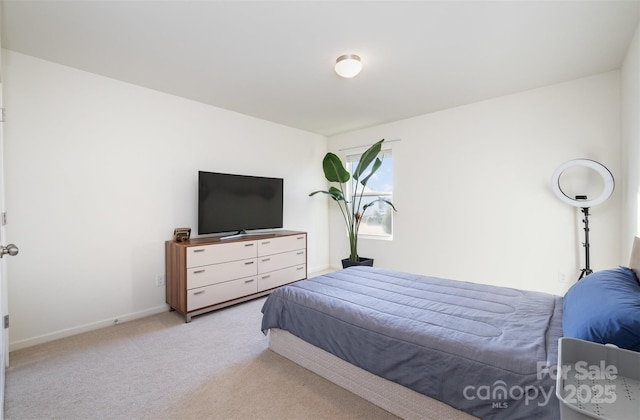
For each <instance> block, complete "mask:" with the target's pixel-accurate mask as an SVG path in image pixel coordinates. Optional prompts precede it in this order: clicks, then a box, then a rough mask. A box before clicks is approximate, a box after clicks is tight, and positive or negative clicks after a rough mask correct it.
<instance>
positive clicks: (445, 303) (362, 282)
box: [262, 267, 562, 420]
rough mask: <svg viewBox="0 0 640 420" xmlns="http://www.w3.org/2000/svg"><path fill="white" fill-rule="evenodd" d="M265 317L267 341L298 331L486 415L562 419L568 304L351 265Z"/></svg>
mask: <svg viewBox="0 0 640 420" xmlns="http://www.w3.org/2000/svg"><path fill="white" fill-rule="evenodd" d="M262 312H263V314H264V316H263V320H262V330H263V332H265V333H266V332H267V330H268V329H270V328H280V329H283V330H286V331H289V332H290V333H292V334H293V335H295V336H297V337H299V338H301V339H303V340H305V341H307V342H308V343H311V344H313V345H315V346H317V347H319V348H321V349H323V350H325V351H327V352H329V353H332V354H334V355H335V356H338V357H340V358H341V359H343V360H346V361H347V362H349V363H351V364H353V365H356V366H358V367H360V368H363V369H365V370H367V371H369V372H372V373H374V374H376V375H378V376H381V377H383V378H386V379H388V380H391V381H394V382H397V383H399V384H401V385H404V386H406V387H408V388H411V389H413V390H415V391H417V392H420V393H422V394H425V395H427V396H429V397H432V398H435V399H437V400H440V401H443V402H445V403H447V404H449V405H451V406H453V407H455V408H457V409H460V410H463V411H465V412H468V413H470V414H472V415H475V416H477V417H480V418H496V419H498V418H504V419H510V420H511V419H519V418H522V419H531V418H544V419H554V418H559V417H560V416H559V406H558V401H557V399H556V397H555V395H554V394H555V389H554V386H555V381H554V377H553V376H552V375H549V372H548V369H549V368H551V367H553V366H555V364H556V363H557V342H558V338H559V337H560V336H561V335H562V324H561V319H562V298H561V297H559V296H553V295H549V294H544V293H538V292H531V291H524V290H517V289H510V288H504V287H495V286H488V285H482V284H476V283H469V282H461V281H455V280H446V279H440V278H434V277H425V276H421V275H415V274H408V273H403V272H397V271H391V270H384V269H379V268H371V267H352V268H348V269H346V270H342V271H338V272H335V273H331V274H327V275H324V276H320V277H315V278H311V279H308V280H304V281H300V282H297V283H294V284H291V285H288V286H285V287H281V288H279V289H277V290H275V291H274V292H273V293H272V294H271V295H270V296H269V298H268V299H267V301H266V302H265V305H264V307H263V309H262ZM552 372H553V370H552Z"/></svg>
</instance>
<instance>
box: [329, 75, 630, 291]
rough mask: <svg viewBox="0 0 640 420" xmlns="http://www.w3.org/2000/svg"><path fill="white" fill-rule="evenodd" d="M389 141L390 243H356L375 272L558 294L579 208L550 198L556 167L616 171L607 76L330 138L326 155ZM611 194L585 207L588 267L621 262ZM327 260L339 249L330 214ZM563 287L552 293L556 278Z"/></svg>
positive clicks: (578, 254) (340, 239)
mask: <svg viewBox="0 0 640 420" xmlns="http://www.w3.org/2000/svg"><path fill="white" fill-rule="evenodd" d="M381 138H385V139H401V140H400V141H399V142H396V143H393V146H394V148H393V159H394V166H395V174H394V184H395V190H394V204H395V205H396V207H397V209H398V213H396V217H395V221H394V239H393V241H391V242H388V241H375V240H366V239H361V240H360V255H361V256H366V257H374V258H375V261H376V262H375V265H377V266H379V267H388V268H393V269H400V270H405V271H410V272H416V273H422V274H427V275H434V276H441V277H447V278H454V279H462V280H469V281H476V282H483V283H490V284H497V285H504V286H511V287H518V288H525V289H531V290H539V291H545V292H549V293H556V294H563V293H564V292H565V291H566V289H567V288H568V287H569V286H570V284H571V283H573V281H574V280H575V279H576V278H577V277H578V275H579V274H580V269H581V268H582V267H583V266H584V264H583V262H582V261H581V258H582V257H583V254H584V252H583V248H582V246H581V244H580V241H581V240H582V238H583V236H582V235H583V231H582V223H581V216H582V214H581V213H580V211H579V209H575V208H573V207H570V206H568V205H566V204H563V203H562V202H561V201H560V200H558V199H557V198H556V197H555V196H554V195H553V193H552V191H551V188H550V179H551V175H552V173H553V171H554V170H555V168H556V167H558V166H559V165H560V164H561V163H563V162H565V161H568V160H571V159H574V158H589V159H594V160H597V161H599V162H601V163H603V164H604V165H605V166H607V167H608V168H609V169H610V170H611V172H612V173H613V175H614V177H616V178H617V179H620V178H621V177H623V174H621V171H620V74H619V72H617V71H613V72H610V73H605V74H600V75H596V76H593V77H589V78H585V79H580V80H575V81H571V82H567V83H562V84H558V85H554V86H549V87H545V88H541V89H536V90H531V91H526V92H522V93H518V94H515V95H509V96H505V97H500V98H497V99H493V100H488V101H484V102H480V103H475V104H471V105H468V106H462V107H458V108H454V109H449V110H446V111H442V112H437V113H433V114H428V115H423V116H419V117H416V118H412V119H407V120H403V121H398V122H394V123H390V124H385V125H381V126H377V127H372V128H369V129H365V130H360V131H357V132H353V133H348V134H344V135H338V136H334V137H332V138H330V139H329V150H331V151H334V152H337V151H338V150H339V149H343V148H348V147H353V146H357V145H366V144H370V143H373V142H374V141H377V140H379V139H381ZM620 203H621V192H620V191H619V190H616V191H615V192H614V194H613V195H612V197H611V199H609V200H608V201H607V202H606V203H604V204H602V205H600V206H597V207H595V208H593V209H592V210H591V213H592V216H591V217H590V222H591V232H590V234H591V235H590V236H591V244H592V246H591V268H592V269H594V270H597V269H603V268H609V267H611V266H616V265H617V264H620V263H622V261H621V260H620V254H621V252H620V217H621V211H620ZM330 220H331V235H330V246H331V248H330V262H331V263H332V264H338V262H339V260H340V259H341V258H344V257H345V256H346V255H347V254H348V252H347V249H348V248H347V241H346V236H345V233H344V227H343V226H342V224H341V223H340V220H339V217H338V213H337V210H336V209H335V208H332V210H331V212H330ZM559 272H563V273H567V275H568V278H569V280H570V282H569V283H566V284H560V283H559V282H558V273H559Z"/></svg>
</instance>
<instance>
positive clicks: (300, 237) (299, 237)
mask: <svg viewBox="0 0 640 420" xmlns="http://www.w3.org/2000/svg"><path fill="white" fill-rule="evenodd" d="M296 239H304V236H298V237H297V238H296Z"/></svg>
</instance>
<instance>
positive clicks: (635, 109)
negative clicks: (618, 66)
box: [621, 26, 640, 258]
mask: <svg viewBox="0 0 640 420" xmlns="http://www.w3.org/2000/svg"><path fill="white" fill-rule="evenodd" d="M621 79H622V82H621V84H622V89H621V90H622V119H621V121H622V165H623V167H624V173H625V174H626V177H625V180H624V181H625V182H624V183H623V189H622V191H623V195H624V200H623V214H624V217H623V219H622V222H623V223H622V233H621V239H622V255H623V256H624V257H625V258H628V256H629V255H631V244H632V240H633V236H634V235H637V234H639V233H640V231H639V230H638V228H639V227H638V198H639V197H638V196H639V194H640V168H639V167H640V117H639V116H640V26H638V29H636V33H635V36H634V37H633V40H632V42H631V45H630V47H629V51H628V52H627V56H626V58H625V61H624V63H623V66H622V70H621Z"/></svg>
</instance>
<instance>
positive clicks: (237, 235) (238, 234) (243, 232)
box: [218, 229, 248, 241]
mask: <svg viewBox="0 0 640 420" xmlns="http://www.w3.org/2000/svg"><path fill="white" fill-rule="evenodd" d="M247 235H248V233H247V231H246V230H244V229H243V230H239V231H237V232H236V233H233V234H231V235H225V236H219V237H218V238H219V239H220V240H221V241H224V240H226V239H237V238H244V237H245V236H247Z"/></svg>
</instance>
